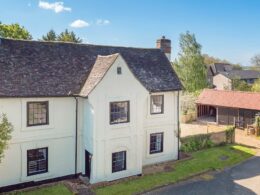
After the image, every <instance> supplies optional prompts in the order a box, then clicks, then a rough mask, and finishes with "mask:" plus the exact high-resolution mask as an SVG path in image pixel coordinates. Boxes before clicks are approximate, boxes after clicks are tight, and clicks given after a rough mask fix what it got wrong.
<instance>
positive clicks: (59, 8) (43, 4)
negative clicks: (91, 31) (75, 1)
mask: <svg viewBox="0 0 260 195" xmlns="http://www.w3.org/2000/svg"><path fill="white" fill-rule="evenodd" d="M39 7H40V8H42V9H49V10H53V11H54V12H55V13H60V12H63V11H69V12H70V11H71V8H70V7H65V6H64V3H63V2H61V1H57V2H54V3H49V2H47V1H39Z"/></svg>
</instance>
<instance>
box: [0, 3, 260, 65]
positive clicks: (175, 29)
mask: <svg viewBox="0 0 260 195" xmlns="http://www.w3.org/2000/svg"><path fill="white" fill-rule="evenodd" d="M55 2H56V4H55ZM57 2H62V3H57ZM0 5H1V6H0V21H1V22H2V23H15V22H18V23H19V24H21V25H23V26H25V27H26V28H27V29H28V30H29V31H30V32H31V34H32V35H33V38H34V39H38V38H40V37H41V36H42V35H43V34H45V33H46V32H47V31H48V30H50V29H51V28H53V29H54V30H55V31H57V32H60V31H62V30H64V29H65V28H68V29H69V30H73V31H75V32H76V34H77V35H78V36H80V37H81V38H83V40H84V42H88V43H93V44H102V45H122V46H134V47H155V40H156V39H157V38H158V37H160V36H162V35H165V36H166V37H168V38H170V39H171V40H172V47H173V58H175V57H176V56H177V53H178V47H179V46H178V39H179V34H180V33H182V32H185V31H187V30H189V31H190V32H192V33H195V35H196V37H197V40H198V42H199V43H200V44H201V45H202V46H203V47H202V52H203V53H207V54H209V55H211V56H215V57H219V58H224V59H227V60H229V61H231V62H233V63H241V64H243V65H249V64H250V58H251V57H252V56H253V55H255V54H256V53H260V22H259V21H260V11H259V8H260V1H259V0H250V1H249V0H58V1H54V0H41V1H39V0H0ZM77 20H80V21H77ZM75 21H77V22H76V23H74V25H72V26H74V27H72V26H71V24H72V23H73V22H75ZM75 27H81V28H75Z"/></svg>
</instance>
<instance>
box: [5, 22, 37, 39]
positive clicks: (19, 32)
mask: <svg viewBox="0 0 260 195" xmlns="http://www.w3.org/2000/svg"><path fill="white" fill-rule="evenodd" d="M0 37H2V38H10V39H25V40H31V39H32V35H31V34H30V33H29V31H28V30H26V29H25V28H24V27H23V26H20V25H19V24H17V23H16V24H10V25H9V24H2V23H1V22H0Z"/></svg>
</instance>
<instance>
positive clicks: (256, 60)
mask: <svg viewBox="0 0 260 195" xmlns="http://www.w3.org/2000/svg"><path fill="white" fill-rule="evenodd" d="M251 64H252V65H253V66H258V67H259V66H260V54H257V55H255V56H254V57H252V58H251Z"/></svg>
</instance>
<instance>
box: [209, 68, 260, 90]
mask: <svg viewBox="0 0 260 195" xmlns="http://www.w3.org/2000/svg"><path fill="white" fill-rule="evenodd" d="M207 77H208V82H209V84H211V85H212V86H213V87H214V88H215V89H219V90H233V87H234V86H233V83H234V82H233V81H235V80H240V81H245V82H246V83H247V84H248V85H252V84H254V82H255V80H257V79H259V78H260V72H259V71H256V70H234V69H233V66H232V65H230V64H226V63H214V64H211V65H209V66H208V72H207Z"/></svg>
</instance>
